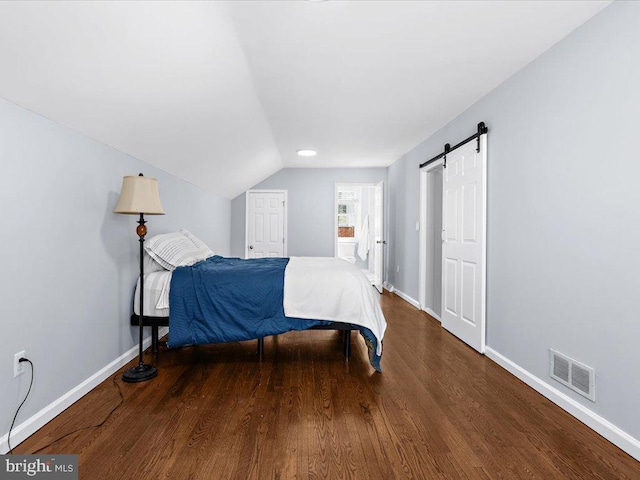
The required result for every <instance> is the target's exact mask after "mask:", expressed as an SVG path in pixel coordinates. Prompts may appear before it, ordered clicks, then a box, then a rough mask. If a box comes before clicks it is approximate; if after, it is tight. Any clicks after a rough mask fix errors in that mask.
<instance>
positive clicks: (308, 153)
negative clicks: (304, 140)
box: [297, 150, 318, 157]
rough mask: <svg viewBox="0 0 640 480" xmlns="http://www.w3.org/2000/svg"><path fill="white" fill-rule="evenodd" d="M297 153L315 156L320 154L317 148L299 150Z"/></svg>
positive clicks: (303, 155)
mask: <svg viewBox="0 0 640 480" xmlns="http://www.w3.org/2000/svg"><path fill="white" fill-rule="evenodd" d="M297 153H298V155H300V156H301V157H315V156H316V155H317V154H318V152H316V151H315V150H298V152H297Z"/></svg>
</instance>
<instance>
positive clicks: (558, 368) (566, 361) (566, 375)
mask: <svg viewBox="0 0 640 480" xmlns="http://www.w3.org/2000/svg"><path fill="white" fill-rule="evenodd" d="M549 375H550V376H551V378H553V379H555V380H557V381H558V382H560V383H562V384H563V385H566V386H567V387H569V388H570V389H572V390H575V391H576V392H578V393H579V394H580V395H583V396H585V397H587V398H588V399H589V400H591V401H592V402H595V401H596V372H595V370H594V369H593V368H591V367H588V366H586V365H584V364H583V363H580V362H578V361H576V360H574V359H573V358H570V357H567V356H566V355H564V354H562V353H560V352H557V351H555V350H553V349H549Z"/></svg>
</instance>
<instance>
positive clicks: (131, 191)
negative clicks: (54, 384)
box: [114, 174, 164, 383]
mask: <svg viewBox="0 0 640 480" xmlns="http://www.w3.org/2000/svg"><path fill="white" fill-rule="evenodd" d="M114 213H123V214H126V215H140V219H139V220H138V227H137V228H136V233H137V234H138V237H139V241H140V290H139V292H140V315H139V316H138V329H139V338H138V344H139V345H138V348H139V355H138V365H137V366H136V367H133V368H130V369H129V370H127V371H126V372H124V374H123V375H122V380H124V381H125V382H130V383H133V382H144V381H146V380H151V379H152V378H153V377H155V376H156V375H158V369H157V368H156V367H154V366H153V365H148V364H145V363H144V361H143V358H142V327H143V325H144V236H145V235H146V234H147V227H146V226H145V221H144V216H145V214H146V215H164V210H162V205H161V204H160V196H159V195H158V181H157V180H156V179H155V178H150V177H145V176H143V175H142V174H140V175H138V176H137V177H124V178H123V179H122V190H121V191H120V200H118V205H116V209H115V210H114Z"/></svg>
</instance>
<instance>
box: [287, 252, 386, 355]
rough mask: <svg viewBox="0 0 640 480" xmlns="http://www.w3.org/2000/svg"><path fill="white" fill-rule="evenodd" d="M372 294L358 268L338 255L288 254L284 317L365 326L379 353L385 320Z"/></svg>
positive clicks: (371, 288)
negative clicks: (301, 255) (370, 333)
mask: <svg viewBox="0 0 640 480" xmlns="http://www.w3.org/2000/svg"><path fill="white" fill-rule="evenodd" d="M376 294H377V292H375V293H374V289H373V287H372V286H371V282H369V280H368V279H367V277H366V276H365V275H364V274H363V273H362V272H361V271H360V269H358V268H356V267H355V266H354V265H352V264H350V263H349V262H346V261H344V260H342V259H340V258H329V257H291V259H290V260H289V263H288V265H287V268H286V270H285V273H284V301H283V304H284V314H285V315H286V316H287V317H296V318H306V319H320V320H331V321H334V322H343V323H352V324H354V325H360V326H362V327H366V328H368V329H369V330H371V332H372V333H373V334H374V335H375V337H376V338H377V339H378V346H377V351H376V353H377V354H378V355H381V354H382V338H383V336H384V332H385V330H386V328H387V322H386V320H385V318H384V315H383V313H382V309H381V308H380V304H379V302H378V298H377V295H376Z"/></svg>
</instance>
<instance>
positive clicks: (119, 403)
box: [32, 374, 124, 455]
mask: <svg viewBox="0 0 640 480" xmlns="http://www.w3.org/2000/svg"><path fill="white" fill-rule="evenodd" d="M117 377H118V374H115V375H114V376H113V384H114V385H115V386H116V387H117V388H118V394H119V395H120V401H119V402H118V404H117V405H116V406H115V407H113V408H112V409H111V411H110V412H109V413H108V414H107V416H106V417H105V418H104V420H102V421H101V422H100V423H98V424H97V425H89V426H88V427H81V428H77V429H75V430H73V431H71V432H69V433H65V434H64V435H62V436H61V437H58V438H56V439H55V440H53V441H51V442H49V443H47V444H46V445H45V446H44V447H40V448H39V449H38V450H36V451H34V452H32V455H34V454H36V453H38V452H41V451H42V450H44V449H45V448H49V447H50V446H51V445H53V444H54V443H58V442H59V441H60V440H62V439H64V438H67V437H69V436H71V435H73V434H74V433H78V432H81V431H82V430H89V429H90V428H100V427H101V426H103V425H104V424H105V423H106V422H107V420H109V419H110V418H111V415H113V414H114V412H115V411H116V410H117V409H118V408H120V406H121V405H122V404H123V403H124V396H123V395H122V390H120V385H119V384H118V382H116V378H117Z"/></svg>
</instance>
